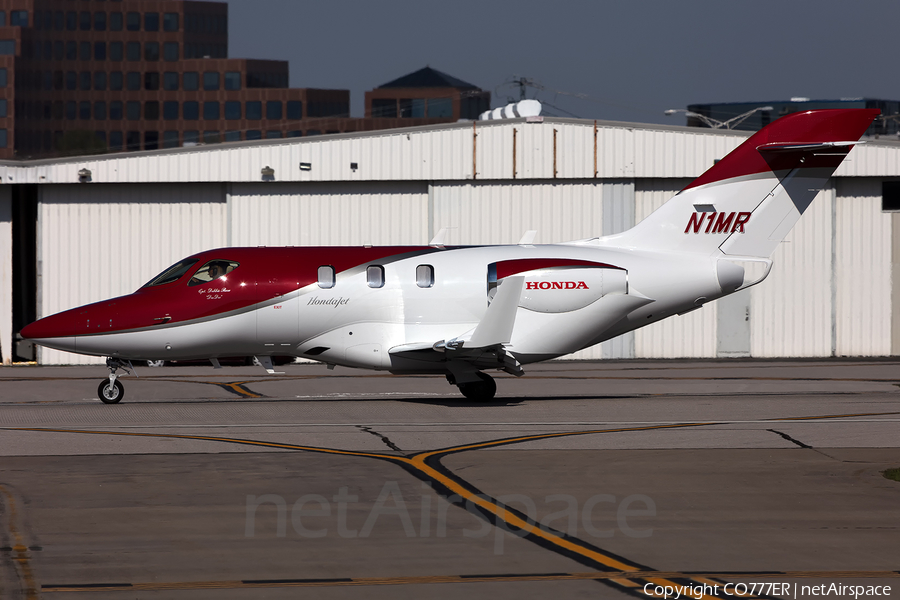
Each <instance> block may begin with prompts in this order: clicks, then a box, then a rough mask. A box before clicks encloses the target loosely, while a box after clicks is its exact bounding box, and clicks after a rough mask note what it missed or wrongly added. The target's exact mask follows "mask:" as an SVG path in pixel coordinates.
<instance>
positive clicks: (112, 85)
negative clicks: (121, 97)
mask: <svg viewBox="0 0 900 600" xmlns="http://www.w3.org/2000/svg"><path fill="white" fill-rule="evenodd" d="M122 81H123V80H122V71H113V72H112V73H110V74H109V89H111V90H113V91H114V92H117V91H119V90H121V89H122Z"/></svg>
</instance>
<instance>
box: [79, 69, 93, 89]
mask: <svg viewBox="0 0 900 600" xmlns="http://www.w3.org/2000/svg"><path fill="white" fill-rule="evenodd" d="M92 81H93V77H91V72H90V71H82V72H81V73H79V74H78V89H80V90H82V91H87V90H90V89H91V83H92Z"/></svg>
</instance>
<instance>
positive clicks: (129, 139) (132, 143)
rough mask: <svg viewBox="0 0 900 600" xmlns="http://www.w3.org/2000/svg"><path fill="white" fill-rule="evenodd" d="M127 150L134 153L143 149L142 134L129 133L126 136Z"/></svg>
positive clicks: (136, 132)
mask: <svg viewBox="0 0 900 600" xmlns="http://www.w3.org/2000/svg"><path fill="white" fill-rule="evenodd" d="M125 149H126V150H128V151H129V152H134V151H136V150H140V149H141V132H140V131H129V132H128V133H126V134H125Z"/></svg>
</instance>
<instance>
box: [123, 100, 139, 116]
mask: <svg viewBox="0 0 900 600" xmlns="http://www.w3.org/2000/svg"><path fill="white" fill-rule="evenodd" d="M125 118H126V119H128V120H129V121H140V120H141V103H140V102H138V101H136V100H130V101H128V102H126V103H125Z"/></svg>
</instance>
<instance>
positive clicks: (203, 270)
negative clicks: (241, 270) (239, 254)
mask: <svg viewBox="0 0 900 600" xmlns="http://www.w3.org/2000/svg"><path fill="white" fill-rule="evenodd" d="M239 266H240V263H236V262H234V261H232V260H211V261H209V262H208V263H206V264H205V265H203V266H202V267H200V269H199V270H198V271H197V272H196V273H194V276H193V277H191V280H190V281H189V282H188V286H189V287H193V286H195V285H201V284H204V283H209V282H210V281H213V280H215V279H222V281H226V280H227V279H228V278H227V277H226V275H228V274H229V273H231V272H232V271H234V270H235V269H236V268H238V267H239Z"/></svg>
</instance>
